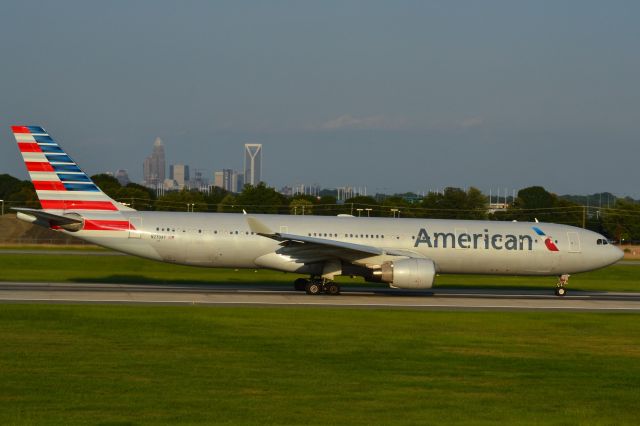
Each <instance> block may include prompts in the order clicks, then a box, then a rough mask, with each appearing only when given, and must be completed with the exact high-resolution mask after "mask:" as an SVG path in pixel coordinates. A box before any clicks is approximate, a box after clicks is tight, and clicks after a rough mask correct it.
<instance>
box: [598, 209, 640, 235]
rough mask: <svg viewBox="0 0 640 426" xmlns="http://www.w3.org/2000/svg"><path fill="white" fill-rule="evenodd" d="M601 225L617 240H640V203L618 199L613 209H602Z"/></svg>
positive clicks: (607, 233)
mask: <svg viewBox="0 0 640 426" xmlns="http://www.w3.org/2000/svg"><path fill="white" fill-rule="evenodd" d="M603 213H604V214H603V217H602V227H603V229H604V231H605V233H606V235H607V236H609V237H610V238H613V239H615V240H617V241H622V240H625V241H640V205H638V204H636V203H635V202H633V201H629V200H624V199H618V200H616V203H615V208H613V209H603Z"/></svg>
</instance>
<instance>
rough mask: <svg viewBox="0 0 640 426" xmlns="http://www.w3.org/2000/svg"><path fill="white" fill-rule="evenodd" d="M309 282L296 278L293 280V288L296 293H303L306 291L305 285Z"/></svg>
mask: <svg viewBox="0 0 640 426" xmlns="http://www.w3.org/2000/svg"><path fill="white" fill-rule="evenodd" d="M308 282H309V280H307V279H304V278H298V279H297V280H295V281H294V282H293V288H294V289H295V290H296V291H305V290H306V289H307V283H308Z"/></svg>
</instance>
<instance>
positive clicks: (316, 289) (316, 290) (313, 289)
mask: <svg viewBox="0 0 640 426" xmlns="http://www.w3.org/2000/svg"><path fill="white" fill-rule="evenodd" d="M305 290H306V291H307V294H320V293H322V284H320V283H319V282H316V281H309V282H308V283H307V285H306V288H305Z"/></svg>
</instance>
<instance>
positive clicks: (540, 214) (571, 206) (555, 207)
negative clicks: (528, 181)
mask: <svg viewBox="0 0 640 426" xmlns="http://www.w3.org/2000/svg"><path fill="white" fill-rule="evenodd" d="M582 215H583V208H582V206H580V205H578V204H576V203H574V202H571V201H569V200H566V199H562V198H559V197H558V196H557V195H555V194H552V193H550V192H548V191H547V190H545V189H544V188H543V187H541V186H531V187H529V188H524V189H521V190H520V191H518V197H517V198H516V199H515V201H514V203H513V205H512V206H510V207H509V208H508V209H507V210H506V211H505V212H496V213H495V214H494V216H493V217H494V218H495V219H498V220H518V221H526V222H533V221H535V220H540V221H542V222H552V223H562V224H566V225H573V226H582Z"/></svg>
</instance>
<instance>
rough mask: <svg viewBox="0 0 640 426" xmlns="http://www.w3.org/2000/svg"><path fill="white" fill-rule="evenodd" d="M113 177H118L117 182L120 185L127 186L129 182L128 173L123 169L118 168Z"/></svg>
mask: <svg viewBox="0 0 640 426" xmlns="http://www.w3.org/2000/svg"><path fill="white" fill-rule="evenodd" d="M114 177H115V178H116V179H118V182H120V185H122V186H127V185H128V184H129V182H130V180H129V173H127V171H126V170H124V169H120V170H118V171H117V172H116V174H115V175H114Z"/></svg>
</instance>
